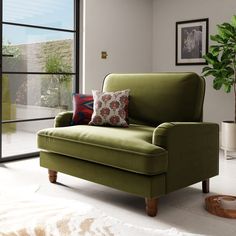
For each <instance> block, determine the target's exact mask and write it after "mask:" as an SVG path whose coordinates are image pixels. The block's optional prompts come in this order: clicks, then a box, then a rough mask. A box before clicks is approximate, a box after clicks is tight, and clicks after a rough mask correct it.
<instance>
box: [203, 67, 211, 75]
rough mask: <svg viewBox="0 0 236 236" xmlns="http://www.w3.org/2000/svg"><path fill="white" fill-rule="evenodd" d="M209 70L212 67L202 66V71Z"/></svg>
mask: <svg viewBox="0 0 236 236" xmlns="http://www.w3.org/2000/svg"><path fill="white" fill-rule="evenodd" d="M209 70H212V68H211V67H209V66H205V67H203V68H202V73H204V72H207V71H209Z"/></svg>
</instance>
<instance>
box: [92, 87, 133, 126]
mask: <svg viewBox="0 0 236 236" xmlns="http://www.w3.org/2000/svg"><path fill="white" fill-rule="evenodd" d="M129 91H130V90H129V89H126V90H123V91H116V92H100V91H97V90H93V91H92V92H93V99H94V111H93V115H92V119H91V121H90V122H89V125H108V126H121V127H128V123H127V118H128V113H127V111H128V103H129Z"/></svg>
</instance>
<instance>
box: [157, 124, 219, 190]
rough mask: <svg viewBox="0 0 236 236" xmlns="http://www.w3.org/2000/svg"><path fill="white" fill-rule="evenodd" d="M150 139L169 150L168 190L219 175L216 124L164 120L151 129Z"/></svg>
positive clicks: (217, 128)
mask: <svg viewBox="0 0 236 236" xmlns="http://www.w3.org/2000/svg"><path fill="white" fill-rule="evenodd" d="M152 142H153V144H155V145H158V146H160V147H162V148H165V149H166V150H167V151H168V172H167V191H168V192H171V191H173V190H175V189H178V188H181V187H185V186H188V185H191V184H193V183H197V182H199V181H203V180H205V179H208V178H210V177H213V176H215V175H218V172H219V126H218V124H214V123H207V122H169V123H163V124H161V125H159V126H158V127H157V128H156V129H155V130H154V132H153V139H152Z"/></svg>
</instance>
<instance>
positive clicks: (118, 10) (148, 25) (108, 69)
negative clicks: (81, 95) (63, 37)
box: [83, 0, 153, 93]
mask: <svg viewBox="0 0 236 236" xmlns="http://www.w3.org/2000/svg"><path fill="white" fill-rule="evenodd" d="M83 3H84V7H85V15H84V20H85V24H84V33H85V34H84V36H85V38H84V40H85V41H84V43H85V49H84V53H85V55H84V56H85V58H84V63H85V64H84V73H83V76H84V81H83V92H86V93H91V89H101V86H102V81H103V78H104V77H105V75H107V74H108V73H112V72H114V73H115V72H118V73H123V72H150V71H151V70H152V39H153V27H152V23H153V19H152V16H153V11H152V7H153V1H152V0H84V2H83ZM101 51H107V53H108V58H107V59H106V60H104V59H101Z"/></svg>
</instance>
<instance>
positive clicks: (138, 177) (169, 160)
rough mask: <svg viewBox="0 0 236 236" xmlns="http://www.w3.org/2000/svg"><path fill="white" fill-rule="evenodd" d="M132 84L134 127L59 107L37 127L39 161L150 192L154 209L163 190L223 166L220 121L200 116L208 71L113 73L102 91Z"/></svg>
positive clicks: (205, 178)
mask: <svg viewBox="0 0 236 236" xmlns="http://www.w3.org/2000/svg"><path fill="white" fill-rule="evenodd" d="M124 89H130V101H129V123H130V124H129V128H118V127H101V126H89V125H77V126H70V124H71V119H72V112H64V113H60V114H59V115H58V116H57V117H56V120H55V128H49V129H44V130H41V131H40V132H39V133H38V147H39V148H40V149H41V151H40V164H41V166H42V167H46V168H48V170H49V179H50V181H51V182H52V183H54V182H56V180H57V172H63V173H66V174H69V175H73V176H77V177H79V178H83V179H86V180H90V181H93V182H95V183H99V184H103V185H106V186H110V187H113V188H116V189H119V190H122V191H126V192H128V193H131V194H135V195H138V196H141V197H143V198H145V202H146V212H147V214H148V215H149V216H155V215H156V214H157V208H158V198H159V197H160V196H162V195H165V194H168V193H170V192H173V191H175V190H177V189H180V188H184V187H186V186H189V185H192V184H194V183H197V182H200V181H202V186H203V192H209V178H211V177H213V176H215V175H217V174H218V168H219V157H218V156H219V136H218V135H219V134H218V133H219V128H218V125H217V124H214V123H207V122H202V115H203V114H202V111H203V100H204V93H205V82H204V79H203V78H201V77H199V76H198V75H197V74H195V73H152V74H110V75H108V76H106V78H105V80H104V83H103V91H108V92H110V91H118V90H124Z"/></svg>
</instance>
